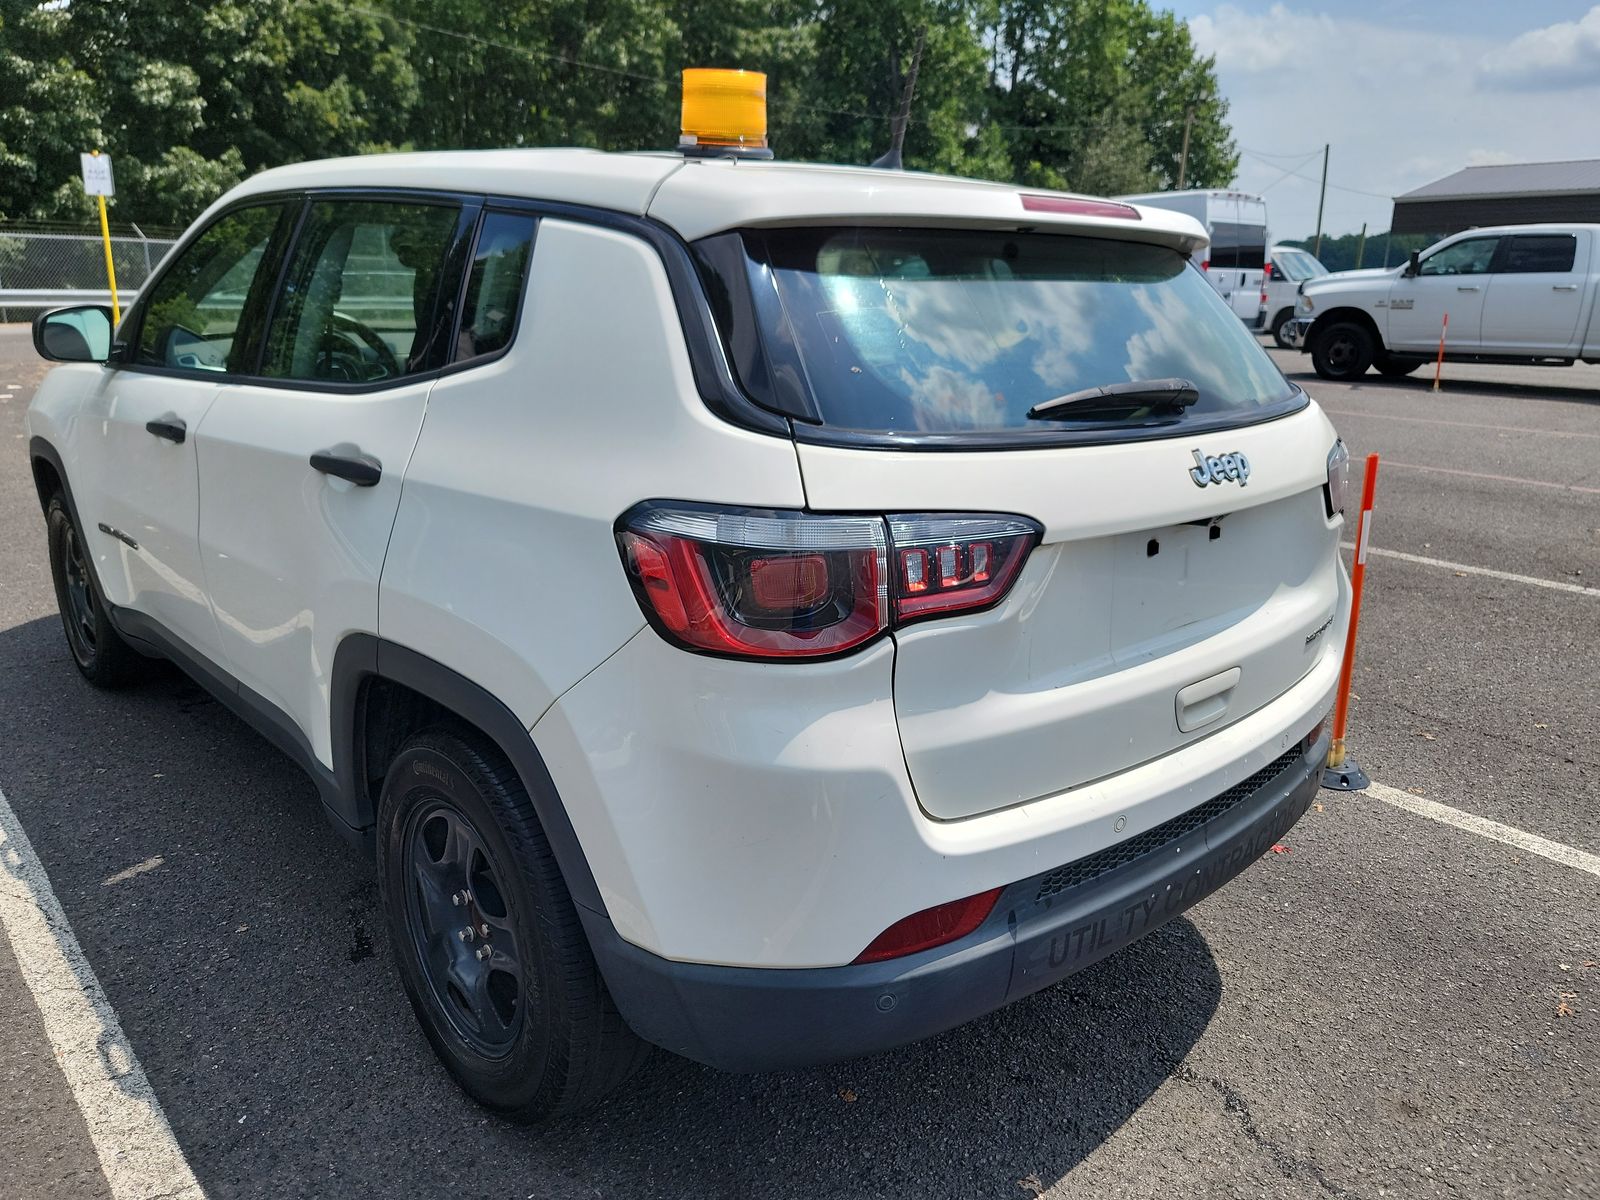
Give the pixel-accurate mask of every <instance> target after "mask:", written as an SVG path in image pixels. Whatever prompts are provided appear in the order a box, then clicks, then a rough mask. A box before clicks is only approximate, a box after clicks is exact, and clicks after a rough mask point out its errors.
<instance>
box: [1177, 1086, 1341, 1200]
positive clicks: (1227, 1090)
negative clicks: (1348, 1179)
mask: <svg viewBox="0 0 1600 1200" xmlns="http://www.w3.org/2000/svg"><path fill="white" fill-rule="evenodd" d="M1171 1078H1173V1079H1176V1080H1179V1081H1180V1082H1182V1083H1190V1084H1194V1085H1196V1086H1197V1087H1199V1086H1209V1087H1210V1089H1211V1090H1212V1091H1214V1092H1215V1093H1216V1094H1217V1095H1218V1096H1220V1097H1221V1098H1222V1107H1223V1111H1224V1112H1226V1113H1227V1114H1228V1116H1229V1117H1231V1118H1232V1119H1233V1121H1234V1123H1235V1124H1236V1125H1238V1126H1239V1130H1240V1132H1242V1133H1243V1134H1244V1136H1245V1137H1246V1138H1248V1139H1249V1140H1250V1142H1251V1143H1252V1144H1253V1145H1254V1146H1255V1147H1256V1148H1257V1149H1258V1150H1260V1151H1261V1152H1262V1153H1263V1154H1265V1155H1266V1157H1267V1159H1268V1161H1269V1162H1271V1163H1272V1165H1273V1166H1274V1167H1276V1168H1277V1170H1278V1173H1279V1174H1281V1175H1282V1176H1283V1177H1284V1178H1285V1179H1297V1180H1303V1181H1305V1182H1309V1183H1314V1184H1316V1185H1317V1186H1318V1187H1319V1188H1321V1189H1322V1190H1323V1191H1324V1192H1326V1193H1327V1194H1328V1195H1330V1196H1348V1197H1351V1198H1352V1200H1361V1194H1360V1193H1359V1192H1352V1191H1351V1190H1350V1189H1349V1188H1347V1187H1345V1186H1344V1185H1343V1184H1339V1183H1335V1182H1334V1181H1333V1180H1331V1179H1329V1178H1328V1176H1327V1174H1326V1173H1325V1172H1324V1171H1323V1169H1322V1168H1321V1167H1319V1166H1318V1165H1317V1164H1316V1163H1314V1162H1312V1161H1310V1160H1309V1159H1305V1158H1301V1157H1300V1156H1298V1155H1296V1154H1294V1153H1292V1152H1290V1151H1289V1150H1286V1149H1285V1148H1284V1147H1282V1146H1280V1145H1279V1144H1278V1143H1277V1142H1275V1141H1273V1140H1272V1139H1271V1138H1270V1137H1268V1136H1267V1135H1266V1134H1265V1133H1263V1132H1262V1131H1261V1127H1260V1126H1259V1125H1257V1124H1256V1119H1255V1117H1254V1116H1253V1115H1252V1114H1251V1112H1250V1103H1249V1101H1247V1100H1246V1099H1245V1098H1244V1097H1243V1096H1242V1095H1240V1094H1239V1092H1238V1091H1237V1090H1236V1089H1235V1088H1233V1087H1232V1086H1230V1085H1229V1084H1228V1083H1226V1082H1225V1081H1224V1080H1221V1079H1217V1078H1215V1077H1213V1076H1211V1075H1202V1074H1200V1072H1198V1071H1196V1070H1195V1069H1194V1068H1193V1067H1190V1066H1189V1065H1188V1064H1186V1063H1181V1062H1180V1063H1177V1064H1175V1065H1174V1066H1173V1068H1172V1071H1171Z"/></svg>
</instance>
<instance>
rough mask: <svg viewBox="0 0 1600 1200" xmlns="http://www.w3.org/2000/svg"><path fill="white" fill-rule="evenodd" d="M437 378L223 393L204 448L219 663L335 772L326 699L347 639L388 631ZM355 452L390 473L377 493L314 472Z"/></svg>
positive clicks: (204, 526) (209, 586) (204, 544)
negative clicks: (384, 618)
mask: <svg viewBox="0 0 1600 1200" xmlns="http://www.w3.org/2000/svg"><path fill="white" fill-rule="evenodd" d="M433 386H434V383H433V380H431V379H418V380H415V381H409V382H403V383H401V384H400V385H399V386H397V387H393V388H385V389H383V390H381V391H376V392H366V393H354V394H351V393H344V394H340V393H334V392H328V391H314V390H309V389H308V390H303V391H302V390H299V389H295V388H290V387H276V386H271V387H269V386H265V385H252V384H234V385H231V386H228V387H225V388H223V389H222V391H221V393H220V394H219V395H218V396H217V399H216V403H214V404H213V405H212V407H211V410H210V412H208V413H207V414H206V419H205V420H204V421H203V422H201V424H200V429H199V433H198V436H197V437H196V438H195V439H194V440H195V442H196V449H197V450H198V453H199V461H200V493H201V495H202V497H203V498H204V500H203V502H202V503H201V505H200V551H201V555H202V558H203V561H204V565H205V582H206V590H207V593H208V594H209V596H210V598H211V603H212V606H213V609H214V611H215V613H216V619H217V625H218V628H219V630H220V633H221V638H222V649H223V658H222V660H221V662H222V665H223V666H225V667H226V668H227V669H228V670H229V672H230V673H231V674H232V675H233V676H234V677H235V678H236V679H238V680H239V681H240V682H241V683H243V684H244V685H245V686H246V687H248V688H251V689H252V690H254V691H255V692H257V693H258V694H260V695H261V696H263V697H265V698H266V699H267V700H269V701H271V702H272V703H273V704H275V705H276V706H277V707H279V708H280V709H282V710H283V711H284V712H285V713H287V714H288V715H289V717H290V719H291V720H293V722H294V723H295V725H296V726H298V727H299V729H300V730H301V732H302V733H304V734H305V736H306V739H307V740H308V741H309V742H310V743H311V747H312V750H313V751H314V752H315V753H316V755H317V757H318V759H320V760H321V761H322V763H323V764H324V765H327V766H331V765H332V763H333V757H332V748H331V744H330V740H329V724H330V722H329V713H328V702H329V696H330V693H331V688H332V677H331V672H332V670H333V660H334V653H335V651H336V650H337V649H338V646H339V642H340V641H341V640H342V639H343V638H344V636H345V635H346V634H348V633H351V632H367V631H372V630H374V629H376V628H377V625H378V577H379V575H380V574H381V573H382V570H383V559H384V554H385V552H386V551H387V548H388V545H389V533H390V530H391V529H392V528H393V526H394V517H395V510H396V508H397V507H398V506H399V503H400V489H401V481H402V480H403V479H404V478H405V469H406V462H407V460H408V459H409V458H410V456H411V449H412V447H413V446H414V445H415V444H416V439H417V433H418V431H419V430H420V429H421V427H422V415H423V412H424V410H425V408H426V406H427V402H428V392H429V391H430V390H431V389H432V387H433ZM338 446H344V447H347V448H349V449H350V452H352V453H353V452H354V451H355V449H359V450H360V452H361V453H363V454H366V455H370V456H371V457H373V458H375V459H377V460H378V461H379V463H381V464H382V468H383V475H382V478H381V479H379V481H378V482H377V483H376V484H375V485H374V486H372V487H358V486H356V485H355V484H354V483H351V482H349V481H347V480H344V479H337V478H334V477H333V476H331V475H324V474H321V473H320V472H317V471H314V470H312V469H311V468H310V465H309V463H310V458H311V455H312V454H313V453H315V452H317V451H319V450H326V449H330V448H333V447H338Z"/></svg>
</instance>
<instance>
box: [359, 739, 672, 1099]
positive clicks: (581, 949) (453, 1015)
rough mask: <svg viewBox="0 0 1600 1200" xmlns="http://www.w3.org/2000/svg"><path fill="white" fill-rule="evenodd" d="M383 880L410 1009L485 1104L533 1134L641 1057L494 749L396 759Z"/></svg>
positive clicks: (456, 742) (384, 814)
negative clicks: (540, 1123) (536, 1124)
mask: <svg viewBox="0 0 1600 1200" xmlns="http://www.w3.org/2000/svg"><path fill="white" fill-rule="evenodd" d="M378 872H379V888H380V894H381V895H382V897H383V904H384V909H385V913H386V916H387V919H388V924H389V935H390V938H391V940H392V942H393V945H394V952H395V959H396V961H397V963H398V965H399V968H400V975H401V979H402V981H403V982H404V984H405V989H406V994H407V996H409V997H410V1000H411V1006H412V1008H413V1009H414V1010H415V1011H416V1014H417V1019H418V1020H419V1021H420V1022H421V1023H422V1030H423V1032H424V1033H425V1034H426V1035H427V1037H428V1040H429V1041H430V1042H431V1043H432V1044H433V1048H434V1051H435V1053H437V1054H438V1056H439V1058H440V1060H441V1061H442V1062H443V1063H444V1065H445V1067H446V1068H447V1069H448V1070H449V1071H450V1073H451V1074H452V1075H454V1076H455V1077H456V1081H457V1082H458V1083H460V1085H461V1086H462V1088H463V1089H465V1090H466V1092H467V1093H468V1094H469V1095H471V1096H472V1097H473V1098H474V1099H476V1100H477V1101H478V1102H479V1103H480V1104H483V1105H484V1106H485V1107H487V1108H490V1109H493V1110H494V1111H496V1112H499V1113H501V1114H503V1115H505V1116H506V1117H509V1118H511V1119H512V1120H515V1121H522V1122H531V1121H537V1120H539V1119H541V1118H544V1117H549V1116H554V1115H556V1114H558V1113H566V1112H572V1111H575V1110H578V1109H581V1108H584V1107H587V1106H588V1105H591V1104H593V1103H595V1102H596V1101H598V1100H600V1099H602V1098H604V1097H605V1096H606V1095H607V1094H608V1093H609V1092H611V1091H612V1090H614V1089H615V1088H617V1087H618V1086H620V1085H621V1084H622V1083H623V1082H624V1081H625V1080H626V1079H627V1078H628V1076H629V1075H631V1074H632V1073H633V1071H634V1070H635V1068H637V1067H638V1066H639V1064H640V1063H642V1062H643V1061H644V1059H645V1056H646V1055H647V1054H648V1052H649V1046H648V1045H646V1044H645V1043H644V1042H642V1041H640V1040H639V1039H638V1038H637V1037H636V1036H635V1035H634V1033H633V1031H632V1030H630V1029H629V1028H628V1027H627V1025H626V1024H625V1023H624V1022H623V1020H622V1017H621V1015H620V1014H619V1013H618V1012H617V1008H616V1005H615V1004H614V1003H613V1002H612V1000H611V996H610V993H608V992H607V991H606V987H605V983H604V981H602V980H601V978H600V972H599V970H598V969H597V968H596V967H595V962H594V955H593V953H592V952H591V951H590V949H589V942H588V939H587V938H586V937H585V936H584V932H583V927H582V926H581V925H580V924H579V921H578V915H577V911H576V909H575V908H574V906H573V902H572V897H571V896H570V895H569V894H568V892H567V888H566V884H565V883H564V882H563V880H562V878H561V872H560V870H559V869H558V868H557V866H556V861H555V857H554V855H552V854H551V852H550V844H549V842H548V841H547V840H546V838H545V835H544V830H543V828H541V826H540V825H539V820H538V818H537V817H536V816H535V815H534V810H533V804H532V802H531V801H530V800H529V799H528V794H527V792H526V790H524V788H523V786H522V781H521V780H520V779H519V778H518V776H517V773H516V771H515V770H513V768H512V767H511V764H510V763H509V762H507V761H506V759H505V758H504V756H503V755H501V754H500V753H499V751H498V750H497V749H496V748H495V747H494V746H493V745H492V744H491V743H489V742H487V741H485V740H483V739H481V738H478V737H475V736H466V737H463V736H460V735H458V734H457V733H456V732H454V731H453V730H450V729H443V728H441V729H434V730H430V731H427V732H425V733H421V734H418V735H417V736H416V737H414V738H413V739H412V740H411V741H410V742H408V743H407V744H406V746H405V747H404V748H403V749H402V750H401V751H400V752H399V754H397V755H396V756H395V758H394V760H393V762H391V763H390V764H389V770H388V773H387V775H386V776H385V778H384V781H383V793H382V796H381V798H380V802H379V812H378Z"/></svg>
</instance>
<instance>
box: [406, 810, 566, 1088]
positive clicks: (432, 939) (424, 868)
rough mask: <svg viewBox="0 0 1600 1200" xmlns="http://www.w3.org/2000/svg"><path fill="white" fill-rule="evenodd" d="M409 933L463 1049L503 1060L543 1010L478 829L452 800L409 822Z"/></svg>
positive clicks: (413, 815)
mask: <svg viewBox="0 0 1600 1200" xmlns="http://www.w3.org/2000/svg"><path fill="white" fill-rule="evenodd" d="M404 847H405V849H404V855H405V865H404V868H403V870H404V874H405V877H406V880H407V882H408V884H409V887H408V889H407V897H406V926H407V929H408V930H409V932H410V935H411V942H412V947H413V952H414V953H415V955H416V960H417V962H419V963H420V964H421V965H422V974H423V978H424V979H425V980H426V981H427V984H428V986H429V988H430V989H431V990H432V993H433V998H434V1001H435V1003H436V1004H437V1005H438V1006H439V1010H440V1011H441V1012H443V1013H444V1015H445V1016H446V1018H447V1019H448V1020H449V1022H450V1025H451V1027H452V1029H453V1030H454V1031H455V1033H456V1035H457V1036H458V1037H460V1038H461V1040H462V1041H463V1042H465V1043H466V1044H467V1045H469V1046H471V1047H472V1048H473V1049H474V1050H476V1051H477V1052H478V1053H479V1054H481V1055H482V1056H483V1057H485V1058H490V1059H495V1058H503V1057H504V1056H505V1055H506V1054H508V1053H509V1052H510V1050H511V1047H512V1045H513V1044H514V1043H515V1042H516V1039H517V1034H518V1032H519V1031H520V1030H521V1028H522V1024H523V1022H524V1021H525V1020H538V1019H539V1016H538V1014H537V1013H535V1014H533V1015H532V1016H530V1015H529V1014H528V1012H527V1009H528V1006H529V1004H530V1003H532V1004H537V1003H538V995H537V993H536V992H530V990H529V989H528V988H527V987H526V986H525V982H524V978H523V967H522V963H523V955H522V953H521V950H520V948H519V947H518V944H517V926H516V923H515V921H514V920H513V919H512V911H511V907H510V903H509V902H508V901H507V899H506V889H505V888H503V887H502V886H501V884H500V881H499V879H498V877H497V872H496V868H495V864H494V862H493V861H492V859H491V858H490V855H489V852H488V850H487V849H486V848H485V846H484V841H483V838H482V836H480V835H479V833H478V831H477V830H476V829H475V828H473V825H472V822H471V821H470V820H469V819H468V818H467V817H466V816H465V815H464V814H463V813H462V812H461V810H460V809H458V808H456V807H455V806H454V805H453V804H451V803H450V802H449V801H448V800H446V799H443V798H440V799H438V800H435V801H433V802H431V803H427V804H423V805H419V806H418V807H417V808H416V809H414V810H413V811H412V813H411V816H410V818H409V820H408V821H407V827H406V833H405V835H404Z"/></svg>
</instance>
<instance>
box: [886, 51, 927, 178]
mask: <svg viewBox="0 0 1600 1200" xmlns="http://www.w3.org/2000/svg"><path fill="white" fill-rule="evenodd" d="M927 39H928V27H927V26H926V25H923V26H921V27H919V28H918V30H917V48H916V50H914V51H913V52H912V54H911V71H910V73H909V74H908V75H907V76H906V90H905V95H903V96H901V97H900V111H899V112H897V113H895V115H894V118H893V122H892V123H891V124H890V126H889V130H890V132H889V148H888V149H887V150H886V151H884V152H883V154H882V155H880V156H879V157H878V158H875V159H874V160H873V162H872V165H873V166H875V167H882V168H883V169H884V170H886V171H903V170H905V164H904V163H903V162H902V161H901V159H900V148H901V147H902V146H903V145H905V141H906V126H907V125H908V124H910V123H911V98H912V96H914V95H915V94H916V91H917V70H918V69H919V68H920V67H921V66H922V47H923V44H924V43H925V42H926V41H927Z"/></svg>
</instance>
